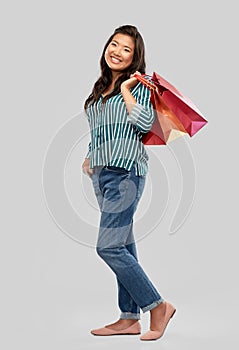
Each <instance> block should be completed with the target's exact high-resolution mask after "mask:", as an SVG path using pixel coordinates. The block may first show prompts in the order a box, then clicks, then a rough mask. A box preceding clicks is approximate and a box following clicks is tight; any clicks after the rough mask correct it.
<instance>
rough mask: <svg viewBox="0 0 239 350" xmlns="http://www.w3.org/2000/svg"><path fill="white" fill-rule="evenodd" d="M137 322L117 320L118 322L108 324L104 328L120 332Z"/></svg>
mask: <svg viewBox="0 0 239 350" xmlns="http://www.w3.org/2000/svg"><path fill="white" fill-rule="evenodd" d="M137 321H138V320H131V319H129V320H128V319H119V320H118V321H116V322H114V323H111V324H108V325H107V326H105V327H106V328H110V329H113V330H115V331H122V330H123V329H126V328H128V327H130V326H132V325H133V324H134V323H136V322H137Z"/></svg>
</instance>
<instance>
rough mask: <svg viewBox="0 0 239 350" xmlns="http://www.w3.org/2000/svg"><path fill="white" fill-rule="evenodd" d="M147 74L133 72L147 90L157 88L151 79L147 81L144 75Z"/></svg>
mask: <svg viewBox="0 0 239 350" xmlns="http://www.w3.org/2000/svg"><path fill="white" fill-rule="evenodd" d="M147 76H148V75H147V74H143V75H139V74H135V75H134V77H135V78H136V79H138V80H139V81H140V82H141V83H142V84H144V85H145V86H146V87H147V88H148V89H149V90H155V91H156V90H157V89H158V88H157V86H156V85H155V84H154V83H152V82H151V81H149V80H148V79H146V78H145V77H147Z"/></svg>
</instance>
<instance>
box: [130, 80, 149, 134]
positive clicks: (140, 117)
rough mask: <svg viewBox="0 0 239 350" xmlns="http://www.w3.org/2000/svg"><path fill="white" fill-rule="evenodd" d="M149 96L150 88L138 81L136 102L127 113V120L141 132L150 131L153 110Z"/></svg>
mask: <svg viewBox="0 0 239 350" xmlns="http://www.w3.org/2000/svg"><path fill="white" fill-rule="evenodd" d="M150 96H151V92H150V90H149V89H148V88H147V87H146V86H144V85H143V84H142V83H140V85H139V88H138V89H137V93H136V95H135V99H136V104H135V106H134V107H133V109H132V111H131V113H130V114H129V115H128V121H129V122H130V123H132V124H133V125H135V126H136V127H137V128H138V129H139V131H140V132H142V133H147V132H148V131H150V129H151V127H152V125H153V122H154V110H153V106H152V103H151V101H150Z"/></svg>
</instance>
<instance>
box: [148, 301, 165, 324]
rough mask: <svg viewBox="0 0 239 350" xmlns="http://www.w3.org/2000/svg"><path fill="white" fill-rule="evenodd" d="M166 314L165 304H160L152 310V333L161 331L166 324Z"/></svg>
mask: <svg viewBox="0 0 239 350" xmlns="http://www.w3.org/2000/svg"><path fill="white" fill-rule="evenodd" d="M165 312H166V304H165V302H163V303H161V304H159V305H158V306H156V307H155V308H153V309H152V310H150V330H151V331H160V330H161V326H162V325H163V322H164V317H165Z"/></svg>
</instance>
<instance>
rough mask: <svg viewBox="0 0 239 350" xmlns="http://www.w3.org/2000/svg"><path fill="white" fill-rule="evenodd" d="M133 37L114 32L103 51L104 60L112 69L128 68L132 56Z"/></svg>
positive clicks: (121, 69) (119, 70) (117, 70)
mask: <svg viewBox="0 0 239 350" xmlns="http://www.w3.org/2000/svg"><path fill="white" fill-rule="evenodd" d="M134 47H135V44H134V39H133V38H131V37H130V36H129V35H125V34H116V35H115V36H114V37H113V39H112V41H111V42H110V43H109V45H108V47H107V49H106V51H105V60H106V63H107V65H108V66H109V67H110V68H111V70H112V71H115V72H121V71H123V70H125V69H126V68H128V67H129V66H130V65H131V63H132V61H133V57H134Z"/></svg>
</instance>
